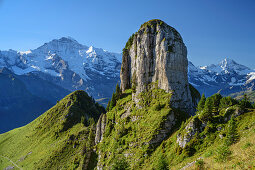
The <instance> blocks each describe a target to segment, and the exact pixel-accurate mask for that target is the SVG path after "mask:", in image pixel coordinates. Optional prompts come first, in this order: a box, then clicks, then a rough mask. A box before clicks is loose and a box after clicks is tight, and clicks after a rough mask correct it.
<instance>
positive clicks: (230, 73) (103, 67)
mask: <svg viewBox="0 0 255 170" xmlns="http://www.w3.org/2000/svg"><path fill="white" fill-rule="evenodd" d="M121 57H122V54H118V53H112V52H108V51H106V50H103V49H101V48H95V47H93V46H90V47H88V46H85V45H82V44H80V43H78V42H77V41H76V40H74V39H73V38H71V37H63V38H60V39H54V40H52V41H50V42H48V43H45V44H44V45H42V46H40V47H38V48H37V49H34V50H29V51H25V52H19V51H14V50H8V51H0V69H1V70H2V71H0V86H1V91H2V92H1V94H0V114H1V115H0V116H1V117H3V118H4V119H1V122H0V124H2V125H1V127H0V133H1V131H2V129H4V131H6V130H9V129H12V128H14V127H18V126H21V125H24V124H26V123H28V122H30V121H31V120H33V119H34V118H35V117H37V116H38V115H40V114H41V113H43V112H44V111H46V110H47V109H49V108H50V107H51V106H53V105H54V104H55V103H56V102H57V101H58V100H60V99H62V98H63V97H64V96H65V95H67V94H69V93H70V92H71V91H74V90H85V91H86V92H87V93H88V94H89V95H90V96H93V98H95V99H96V100H97V101H98V102H99V103H100V104H103V105H104V106H106V104H107V102H108V99H109V98H110V97H111V95H112V92H113V91H114V89H115V86H116V84H117V83H118V82H119V74H120V68H121V60H122V59H121ZM188 68H189V73H188V76H189V82H190V83H191V84H192V85H193V86H194V87H195V88H197V89H198V90H199V92H200V93H205V95H206V96H210V95H212V94H214V93H217V92H220V93H221V94H223V95H229V94H232V93H237V92H240V91H242V92H244V91H253V90H254V88H255V87H254V83H255V71H254V70H252V69H250V68H248V67H246V66H243V65H241V64H238V63H236V62H235V61H233V60H231V59H224V60H223V61H222V62H220V63H219V64H217V65H214V64H212V65H209V66H203V67H196V66H194V65H193V64H192V63H191V62H189V67H188ZM11 84H12V85H11ZM18 91H19V93H18ZM18 94H19V95H18ZM6 99H8V100H6ZM19 99H22V100H19ZM17 102H18V103H17ZM31 102H32V103H31ZM33 102H34V103H33ZM15 103H16V105H15ZM29 103H30V104H29ZM24 106H25V107H24ZM32 107H33V109H32ZM21 108H22V109H21ZM17 114H19V116H21V115H23V114H27V115H30V116H27V118H26V116H24V115H23V116H24V117H23V118H24V120H23V119H22V121H20V122H16V121H15V120H14V117H15V116H17ZM31 115H33V116H31ZM9 119H10V120H9ZM2 120H3V121H4V122H12V121H14V122H13V123H10V125H7V124H6V123H2ZM19 120H21V119H19ZM11 124H12V125H11Z"/></svg>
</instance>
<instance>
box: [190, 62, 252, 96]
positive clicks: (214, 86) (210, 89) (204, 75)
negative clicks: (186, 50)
mask: <svg viewBox="0 0 255 170" xmlns="http://www.w3.org/2000/svg"><path fill="white" fill-rule="evenodd" d="M188 68H189V73H188V76H189V81H190V83H191V84H192V85H193V86H194V87H196V88H197V89H198V90H199V91H200V93H205V94H206V95H207V96H210V95H212V94H214V93H217V92H220V93H221V94H223V95H229V94H231V93H235V92H239V91H247V90H254V88H255V87H254V82H255V70H252V69H250V68H248V67H246V66H244V65H241V64H238V63H236V62H235V61H234V60H231V59H229V58H226V59H224V60H223V61H221V62H220V63H219V64H211V65H209V66H203V67H196V66H194V65H193V64H192V63H191V62H189V67H188Z"/></svg>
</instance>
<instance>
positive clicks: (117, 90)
mask: <svg viewBox="0 0 255 170" xmlns="http://www.w3.org/2000/svg"><path fill="white" fill-rule="evenodd" d="M120 95H121V91H120V86H119V84H118V83H117V85H116V99H117V100H118V99H119V98H120Z"/></svg>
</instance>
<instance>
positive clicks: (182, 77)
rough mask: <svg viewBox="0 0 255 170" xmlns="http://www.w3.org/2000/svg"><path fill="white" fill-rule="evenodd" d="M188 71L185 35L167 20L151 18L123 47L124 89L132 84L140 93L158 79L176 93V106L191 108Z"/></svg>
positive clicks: (159, 82) (164, 87) (173, 94)
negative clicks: (182, 35)
mask: <svg viewBox="0 0 255 170" xmlns="http://www.w3.org/2000/svg"><path fill="white" fill-rule="evenodd" d="M187 72H188V60H187V48H186V46H185V44H184V43H183V40H182V37H181V35H180V34H179V33H178V32H177V31H176V30H175V29H174V28H173V27H171V26H169V25H167V24H166V23H165V22H163V21H161V20H151V21H148V22H146V23H144V24H143V25H142V26H141V28H140V29H139V30H138V31H137V32H136V33H135V34H133V35H132V36H131V37H130V38H129V40H128V42H127V43H126V46H125V48H124V49H123V58H122V66H121V72H120V79H121V89H122V91H125V90H126V89H128V88H131V87H132V89H134V90H135V91H136V95H137V94H139V93H140V92H142V91H144V90H146V89H147V88H148V86H147V85H148V84H151V83H153V82H156V83H157V84H158V88H160V89H163V90H165V91H166V92H171V93H172V99H171V105H172V106H173V107H176V108H182V109H183V110H185V111H190V110H192V108H193V107H192V99H191V94H190V90H189V83H188V76H187ZM136 95H133V96H134V97H133V98H134V99H135V96H136ZM135 100H136V99H135Z"/></svg>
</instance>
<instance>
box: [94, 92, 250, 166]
mask: <svg viewBox="0 0 255 170" xmlns="http://www.w3.org/2000/svg"><path fill="white" fill-rule="evenodd" d="M149 89H150V88H149ZM133 97H134V96H133ZM137 99H138V100H139V102H138V104H135V102H134V101H133V100H132V90H131V89H130V90H127V91H125V93H124V94H122V95H120V97H119V99H118V100H117V102H116V106H114V107H113V108H111V109H110V111H109V112H107V114H106V116H107V123H106V128H105V133H104V138H103V140H102V142H101V143H99V144H98V145H97V150H98V153H99V154H100V159H99V163H98V165H99V167H103V168H104V169H181V168H183V167H186V168H188V169H204V168H209V169H233V168H237V169H248V168H255V159H254V157H255V154H254V153H255V152H254V151H255V143H254V142H255V141H254V137H255V111H254V110H253V109H252V106H251V105H250V104H249V103H248V101H244V100H242V101H237V100H235V99H232V98H230V97H222V96H221V95H219V94H215V95H213V96H212V97H209V98H207V99H206V98H204V103H203V102H202V103H203V104H199V107H198V111H197V113H196V115H194V116H192V117H190V118H189V119H188V120H186V119H187V118H188V117H189V116H188V115H187V114H185V113H183V112H180V111H179V110H177V109H174V108H171V105H169V101H170V99H171V94H169V93H166V92H164V90H161V89H152V90H148V91H146V92H143V93H141V94H140V95H139V96H138V97H137ZM170 115H172V116H173V117H174V118H175V120H174V118H173V119H172V120H174V121H172V122H171V121H168V117H169V116H170ZM170 117H171V116H170ZM185 120H186V121H185ZM182 121H183V122H182ZM173 122H176V124H175V125H173V124H172V125H169V124H171V123H173ZM181 122H182V125H181ZM231 122H232V123H231ZM233 122H234V123H233ZM233 124H234V125H233ZM162 132H166V133H162ZM232 133H233V134H232ZM184 138H186V139H185V140H187V143H186V145H185V146H184V147H181V146H180V145H179V142H178V140H182V139H184Z"/></svg>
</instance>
